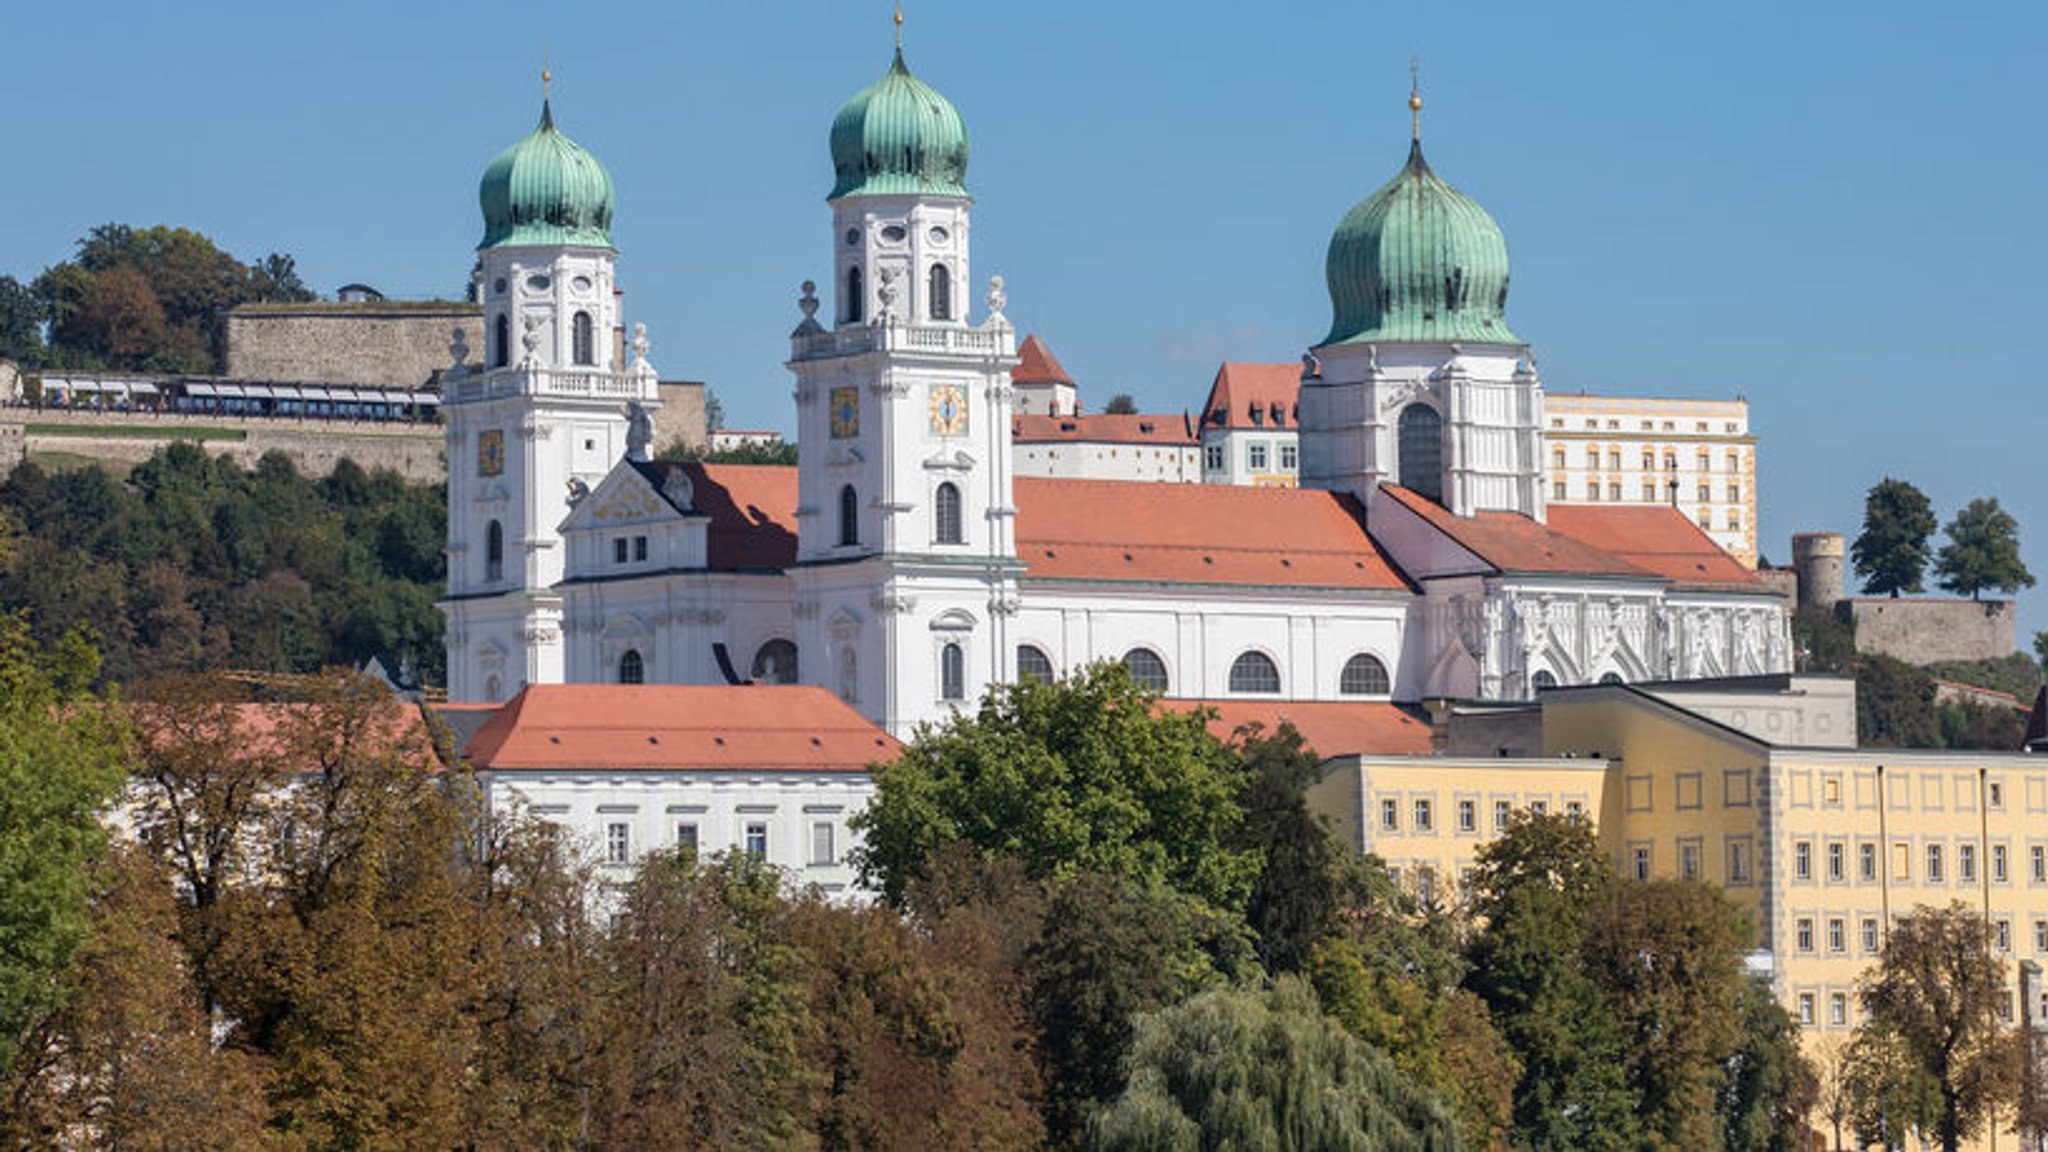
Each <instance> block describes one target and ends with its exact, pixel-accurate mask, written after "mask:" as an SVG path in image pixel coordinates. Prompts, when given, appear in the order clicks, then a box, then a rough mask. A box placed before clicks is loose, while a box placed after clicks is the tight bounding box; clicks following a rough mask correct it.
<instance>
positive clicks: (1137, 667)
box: [1124, 648, 1167, 692]
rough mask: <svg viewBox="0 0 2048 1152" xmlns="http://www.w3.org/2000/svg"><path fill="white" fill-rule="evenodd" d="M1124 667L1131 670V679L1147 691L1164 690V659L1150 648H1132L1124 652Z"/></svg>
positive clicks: (1165, 685)
mask: <svg viewBox="0 0 2048 1152" xmlns="http://www.w3.org/2000/svg"><path fill="white" fill-rule="evenodd" d="M1124 667H1126V668H1129V669H1130V670H1131V679H1132V680H1133V681H1135V682H1136V683H1137V685H1138V687H1140V688H1143V689H1144V690H1146V691H1147V692H1164V691H1166V688H1167V683H1166V661H1164V660H1161V659H1160V658H1159V653H1157V652H1154V651H1153V650H1151V649H1150V648H1133V649H1131V650H1130V651H1129V652H1126V653H1124Z"/></svg>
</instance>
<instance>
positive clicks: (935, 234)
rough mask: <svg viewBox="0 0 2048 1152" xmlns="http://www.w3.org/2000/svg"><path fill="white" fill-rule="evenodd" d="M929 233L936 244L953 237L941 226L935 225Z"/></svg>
mask: <svg viewBox="0 0 2048 1152" xmlns="http://www.w3.org/2000/svg"><path fill="white" fill-rule="evenodd" d="M927 235H929V236H930V237H931V241H932V243H934V244H944V243H945V242H946V241H948V240H951V239H952V238H953V237H952V234H951V233H949V232H947V231H946V230H945V229H944V228H939V227H934V228H933V229H932V230H931V231H930V232H929V233H927Z"/></svg>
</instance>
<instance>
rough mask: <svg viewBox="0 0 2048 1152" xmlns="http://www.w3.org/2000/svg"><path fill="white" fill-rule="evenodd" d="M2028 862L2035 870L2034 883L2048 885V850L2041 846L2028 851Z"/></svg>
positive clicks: (2030, 848)
mask: <svg viewBox="0 0 2048 1152" xmlns="http://www.w3.org/2000/svg"><path fill="white" fill-rule="evenodd" d="M2027 860H2028V862H2029V864H2030V866H2031V867H2032V868H2033V870H2034V883H2036V884H2048V848H2044V847H2042V846H2041V845H2039V844H2035V845H2032V846H2030V847H2029V848H2028V849H2027Z"/></svg>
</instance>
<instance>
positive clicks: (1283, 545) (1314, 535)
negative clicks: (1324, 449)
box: [1015, 476, 1410, 592]
mask: <svg viewBox="0 0 2048 1152" xmlns="http://www.w3.org/2000/svg"><path fill="white" fill-rule="evenodd" d="M1015 484H1016V500H1017V555H1018V558H1020V559H1021V560H1023V561H1024V563H1025V565H1026V567H1027V569H1028V572H1027V575H1028V576H1034V577H1049V578H1052V579H1065V580H1141V581H1155V582H1164V583H1179V584H1246V585H1261V584H1263V585H1272V586H1281V587H1306V588H1368V589H1375V590H1382V591H1389V592H1396V591H1407V590H1409V588H1410V586H1409V584H1408V581H1407V579H1406V577H1404V576H1402V575H1401V573H1400V572H1399V571H1397V570H1396V569H1395V568H1394V565H1393V563H1392V562H1391V561H1390V560H1388V559H1387V557H1386V554H1385V553H1383V552H1381V551H1380V547H1379V545H1378V544H1376V543H1374V542H1373V539H1372V537H1371V536H1368V535H1367V534H1366V531H1365V509H1364V508H1363V507H1362V506H1361V505H1360V504H1359V503H1358V501H1356V500H1354V499H1352V498H1351V497H1349V496H1346V495H1342V494H1339V493H1334V492H1317V491H1308V490H1302V489H1294V488H1244V487H1236V486H1231V485H1221V484H1213V485H1212V484H1146V483H1138V482H1131V481H1119V480H1049V479H1043V478H1037V477H1026V476H1019V477H1017V479H1016V481H1015Z"/></svg>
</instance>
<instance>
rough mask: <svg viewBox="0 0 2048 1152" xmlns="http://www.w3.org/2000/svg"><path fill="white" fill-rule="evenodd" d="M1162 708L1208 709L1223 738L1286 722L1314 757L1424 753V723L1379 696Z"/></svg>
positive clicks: (1177, 703) (1183, 703)
mask: <svg viewBox="0 0 2048 1152" xmlns="http://www.w3.org/2000/svg"><path fill="white" fill-rule="evenodd" d="M1160 703H1162V704H1164V705H1165V706H1167V707H1168V708H1175V709H1182V710H1192V709H1195V708H1204V707H1206V708H1211V709H1214V710H1215V712H1216V718H1215V719H1214V720H1211V721H1210V722H1209V731H1210V732H1212V733H1214V734H1215V736H1216V738H1217V739H1219V740H1229V739H1230V738H1231V737H1232V736H1233V735H1235V734H1236V732H1237V730H1238V729H1240V728H1242V727H1244V726H1246V725H1248V724H1259V725H1261V726H1263V727H1264V728H1265V730H1266V732H1267V734H1269V735H1270V734H1271V733H1273V732H1275V731H1277V730H1278V729H1279V727H1280V723H1281V721H1283V720H1285V721H1289V722H1292V723H1293V725H1294V727H1295V728H1296V729H1297V730H1298V731H1300V733H1301V736H1302V739H1303V740H1304V741H1306V742H1307V744H1308V746H1309V748H1311V749H1313V750H1314V751H1315V753H1316V754H1317V755H1318V756H1321V757H1322V758H1323V759H1325V760H1327V759H1329V758H1330V757H1332V756H1350V755H1354V754H1363V755H1367V756H1426V755H1428V754H1429V751H1430V730H1429V722H1428V721H1427V720H1425V719H1423V718H1422V717H1420V716H1417V715H1415V714H1413V713H1411V712H1409V711H1408V710H1407V709H1405V708H1403V707H1401V706H1400V705H1398V704H1390V703H1387V702H1386V701H1383V700H1358V701H1344V700H1184V699H1175V700H1162V701H1160Z"/></svg>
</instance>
